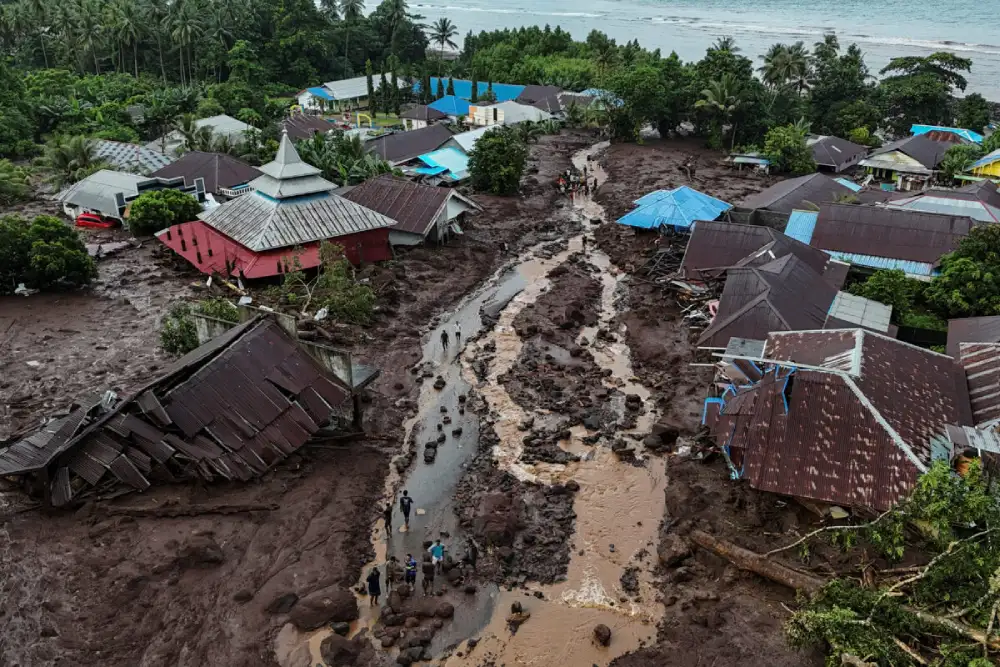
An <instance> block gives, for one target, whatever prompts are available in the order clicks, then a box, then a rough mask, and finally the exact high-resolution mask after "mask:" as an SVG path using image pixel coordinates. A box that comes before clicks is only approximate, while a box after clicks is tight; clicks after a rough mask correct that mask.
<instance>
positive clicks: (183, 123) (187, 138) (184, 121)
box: [174, 113, 198, 150]
mask: <svg viewBox="0 0 1000 667" xmlns="http://www.w3.org/2000/svg"><path fill="white" fill-rule="evenodd" d="M174 129H175V130H177V132H178V133H179V134H180V135H181V139H182V141H183V142H184V147H185V148H187V149H188V150H194V148H193V147H194V146H195V145H197V143H198V119H197V118H196V117H195V115H194V114H193V113H186V114H181V115H180V116H178V117H177V119H176V120H174Z"/></svg>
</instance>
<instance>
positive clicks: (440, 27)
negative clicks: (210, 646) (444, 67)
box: [429, 18, 458, 76]
mask: <svg viewBox="0 0 1000 667" xmlns="http://www.w3.org/2000/svg"><path fill="white" fill-rule="evenodd" d="M457 35H458V28H456V27H455V24H454V23H452V22H451V19H447V18H441V19H438V20H437V21H435V22H434V24H433V25H432V26H431V34H430V35H429V37H430V40H431V41H432V42H434V43H436V44H437V45H438V56H439V57H440V58H441V59H442V60H444V47H446V46H447V47H450V48H452V49H457V48H458V44H456V43H455V40H454V39H453V38H454V37H456V36H457ZM438 76H440V74H438Z"/></svg>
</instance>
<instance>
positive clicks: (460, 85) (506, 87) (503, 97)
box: [413, 76, 524, 102]
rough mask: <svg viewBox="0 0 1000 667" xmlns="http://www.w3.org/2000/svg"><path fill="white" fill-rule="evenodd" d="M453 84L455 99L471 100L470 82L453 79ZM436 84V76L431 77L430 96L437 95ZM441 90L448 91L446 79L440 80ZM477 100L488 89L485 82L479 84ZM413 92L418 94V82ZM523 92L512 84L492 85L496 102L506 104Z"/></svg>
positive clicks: (522, 87)
mask: <svg viewBox="0 0 1000 667" xmlns="http://www.w3.org/2000/svg"><path fill="white" fill-rule="evenodd" d="M452 81H453V82H454V84H455V97H461V98H462V99H463V100H469V99H472V82H471V81H468V80H466V79H453V80H452ZM437 82H438V78H437V77H436V76H432V77H431V95H437V85H438V84H437ZM441 86H442V90H448V79H447V78H443V79H441ZM478 87H479V99H480V100H482V98H483V96H485V95H486V90H487V89H488V88H489V83H488V82H486V81H480V82H479V86H478ZM413 90H414V92H420V82H419V81H418V82H416V83H415V84H413ZM523 90H524V86H518V85H514V84H512V83H494V84H493V94H494V95H496V97H497V102H506V101H508V100H513V99H515V98H517V97H518V96H519V95H520V94H521V92H522V91H523Z"/></svg>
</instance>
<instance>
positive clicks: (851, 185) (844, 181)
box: [833, 178, 861, 192]
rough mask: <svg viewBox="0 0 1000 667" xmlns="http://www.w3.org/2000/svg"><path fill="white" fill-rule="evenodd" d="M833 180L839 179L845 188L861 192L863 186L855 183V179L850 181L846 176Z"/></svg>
mask: <svg viewBox="0 0 1000 667" xmlns="http://www.w3.org/2000/svg"><path fill="white" fill-rule="evenodd" d="M833 180H835V181H837V182H838V183H840V184H841V185H843V186H844V187H845V188H847V189H848V190H850V191H852V192H861V186H860V185H858V184H857V183H855V182H854V181H849V180H847V179H846V178H835V179H833Z"/></svg>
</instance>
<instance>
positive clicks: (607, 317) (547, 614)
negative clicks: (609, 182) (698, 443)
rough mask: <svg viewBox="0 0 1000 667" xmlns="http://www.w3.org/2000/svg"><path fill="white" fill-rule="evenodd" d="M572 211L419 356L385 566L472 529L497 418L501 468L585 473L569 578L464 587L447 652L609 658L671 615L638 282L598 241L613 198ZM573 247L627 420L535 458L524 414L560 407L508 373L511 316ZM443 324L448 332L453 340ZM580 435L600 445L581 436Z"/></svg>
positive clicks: (464, 306) (459, 659)
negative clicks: (473, 491) (560, 456)
mask: <svg viewBox="0 0 1000 667" xmlns="http://www.w3.org/2000/svg"><path fill="white" fill-rule="evenodd" d="M606 148H607V144H604V143H602V144H596V145H594V146H591V147H590V148H588V149H586V150H583V151H580V152H578V153H576V154H575V155H574V156H573V163H574V165H576V167H577V168H578V169H581V170H582V169H583V167H584V165H587V167H588V171H589V173H590V175H591V177H592V178H593V177H596V178H597V179H598V182H603V181H604V179H605V174H604V173H603V172H602V170H601V169H600V167H599V166H598V164H597V161H596V160H593V161H590V160H588V158H592V157H596V156H597V155H598V154H599V153H600V152H601V151H603V150H605V149H606ZM570 215H572V216H575V217H576V218H577V219H578V220H579V221H580V229H581V231H580V232H578V233H576V234H575V235H572V236H570V237H569V238H561V239H553V240H552V241H549V242H546V243H542V244H540V245H538V246H536V247H534V248H532V249H530V250H528V251H527V252H526V253H524V254H523V255H522V256H520V257H519V258H517V260H515V261H514V262H512V263H510V264H508V265H507V266H506V267H504V268H503V269H501V270H500V271H499V272H498V273H497V274H495V275H494V276H492V277H491V278H490V279H489V280H487V281H486V282H485V283H484V284H483V285H481V286H480V287H479V289H477V290H476V291H475V292H473V293H472V294H470V295H469V296H468V297H467V298H466V299H464V300H463V302H462V303H461V304H460V305H459V306H458V307H457V308H456V309H455V310H453V311H452V312H450V313H448V314H447V315H445V316H443V317H442V318H440V320H439V321H438V323H437V324H436V326H435V327H434V328H433V329H432V330H430V331H429V332H428V334H427V336H426V339H425V345H424V353H423V359H422V360H421V362H420V363H419V364H417V365H416V366H415V367H414V368H413V369H412V372H413V373H415V374H418V375H420V376H422V377H423V382H422V387H421V391H420V396H419V399H418V402H417V406H416V413H415V415H414V416H413V417H412V418H411V419H410V420H409V421H408V422H407V424H406V437H407V440H406V442H407V443H408V445H409V446H410V447H411V448H412V449H411V452H412V453H411V454H410V455H411V456H413V463H412V464H411V465H409V466H405V465H396V462H394V465H393V468H392V471H391V474H390V475H389V478H388V480H387V482H386V498H397V497H398V493H399V492H400V491H401V490H402V489H403V488H405V489H407V490H408V491H409V494H410V495H411V496H412V497H413V499H414V507H415V508H416V512H415V514H414V515H413V516H412V517H411V524H410V528H409V530H404V529H403V528H402V527H401V523H402V521H401V518H402V517H401V516H400V515H399V512H398V502H397V504H396V508H397V511H396V520H395V521H394V526H393V530H392V532H391V535H389V536H387V534H386V531H385V530H384V528H383V526H382V524H381V522H379V525H378V526H377V527H376V528H375V530H373V532H372V540H373V545H374V547H375V554H376V559H375V563H376V564H379V565H380V566H381V565H383V564H384V563H385V561H386V558H387V557H388V556H389V555H395V556H396V557H398V558H399V559H400V561H402V560H403V558H404V556H405V555H406V554H408V553H412V554H414V555H416V556H417V557H418V560H419V554H422V553H423V552H424V548H423V545H424V542H425V541H426V540H431V539H434V538H437V537H439V536H442V535H444V536H446V543H448V544H449V545H450V546H451V548H452V549H454V550H455V551H456V552H457V551H459V550H460V549H462V548H463V547H464V545H465V544H466V542H467V536H466V535H465V534H464V532H463V529H462V527H461V526H460V524H459V521H458V517H457V514H456V512H455V507H454V502H455V501H454V497H455V492H456V487H457V485H458V483H459V480H460V479H461V478H462V476H463V473H464V471H465V470H466V468H467V467H468V466H469V465H470V463H471V462H472V460H473V458H474V457H475V456H476V453H477V451H478V447H479V438H480V435H481V433H480V429H481V428H483V429H486V428H489V429H494V430H495V435H496V441H497V444H496V445H495V446H494V448H493V452H492V455H493V460H494V463H495V465H496V466H497V467H498V468H499V469H500V470H502V471H504V472H506V473H509V474H510V475H512V476H514V477H516V478H517V479H519V480H521V481H524V482H532V483H538V484H556V483H560V484H565V483H566V482H569V481H570V480H574V481H575V482H576V483H577V484H579V490H578V491H577V492H576V494H575V495H574V501H573V502H574V507H573V509H574V511H575V513H576V523H575V532H574V534H573V536H572V544H571V548H570V561H569V566H568V570H567V572H566V576H565V579H564V580H561V581H559V582H557V583H554V584H551V585H540V584H537V583H531V582H528V583H527V584H526V585H525V587H526V590H525V589H522V588H515V589H513V590H510V591H508V590H506V589H499V588H498V587H497V586H496V585H480V586H479V587H478V589H477V591H476V593H475V595H465V596H463V597H461V598H456V599H455V600H454V601H455V603H456V611H455V616H454V618H453V619H452V620H451V621H449V622H448V623H446V624H445V625H444V627H443V628H442V629H441V630H440V631H438V632H437V633H436V635H435V636H434V640H433V643H432V645H431V647H430V648H431V649H432V653H433V654H434V655H435V656H439V657H440V658H442V659H443V663H442V664H445V665H454V666H458V665H480V664H484V661H488V662H487V663H486V664H497V665H500V664H505V665H508V666H512V665H559V664H563V665H606V664H608V663H609V662H610V661H611V660H613V659H614V658H616V657H618V656H620V655H622V654H624V653H626V652H628V651H632V650H635V649H637V648H639V647H640V646H642V645H643V644H645V643H650V642H652V640H653V639H654V636H655V634H656V624H657V622H658V620H659V619H660V618H661V616H662V614H663V608H662V606H661V605H660V603H659V602H658V600H657V594H656V592H655V590H654V588H653V576H654V575H653V569H654V567H655V564H656V536H657V529H658V526H659V523H660V520H661V518H662V516H663V512H664V492H663V491H664V490H663V486H664V484H665V480H666V476H665V470H664V465H665V463H664V461H663V459H661V458H658V457H649V456H646V455H645V453H644V452H643V448H642V439H643V438H644V437H645V436H646V435H647V434H648V433H649V432H650V427H651V426H652V424H653V423H654V422H655V421H656V419H657V417H658V415H657V413H656V408H655V402H654V401H653V400H651V398H650V392H649V390H648V389H647V388H646V387H644V386H642V385H641V384H639V383H638V381H637V380H636V378H635V377H634V376H633V373H632V365H631V360H630V353H629V348H628V346H627V345H626V344H625V342H624V340H625V337H624V335H623V331H622V330H620V329H619V328H618V325H617V324H616V317H617V315H618V310H617V305H616V304H618V303H620V302H621V301H622V297H623V295H624V294H625V293H626V291H627V290H628V285H627V282H626V281H625V280H624V276H623V275H621V274H619V273H618V272H617V271H616V269H615V268H614V267H613V266H612V265H611V262H610V260H609V259H608V257H607V256H606V255H605V254H604V253H603V252H601V251H600V250H599V249H598V248H597V246H596V244H595V243H593V229H594V228H595V227H596V223H597V222H598V221H603V220H604V219H605V212H604V210H603V208H602V207H601V206H599V205H598V204H597V203H596V202H594V201H593V200H592V199H591V197H589V196H586V195H582V194H581V195H578V196H577V197H576V198H574V199H573V201H572V207H571V209H570ZM571 256H573V257H574V258H575V259H574V261H576V262H577V263H578V264H584V265H588V266H589V267H592V268H593V269H594V270H595V273H594V275H595V277H596V279H597V280H599V281H600V285H601V296H600V306H599V313H598V316H599V322H598V323H597V325H596V326H590V327H581V329H580V331H579V334H578V336H577V338H576V342H577V343H578V344H579V345H580V346H581V347H583V348H584V349H585V350H587V352H589V354H590V355H591V356H592V357H593V359H594V361H595V362H596V364H597V366H598V367H599V368H600V369H601V370H602V371H603V376H604V380H603V382H604V385H605V387H606V388H607V389H609V390H614V391H612V392H611V393H610V394H609V395H610V396H611V398H609V399H608V400H609V402H610V405H607V406H602V407H603V409H604V410H606V411H607V410H610V411H611V412H612V413H613V414H614V415H617V417H618V425H617V427H613V428H611V429H608V428H604V429H603V431H600V432H599V431H590V430H588V429H587V428H586V427H584V426H577V427H574V428H573V429H571V431H570V432H571V434H572V435H571V437H570V438H568V439H564V440H562V441H560V443H559V446H560V447H561V448H562V449H564V450H565V451H567V452H569V453H571V454H573V455H575V456H574V457H573V458H574V460H571V461H570V462H568V463H565V464H554V463H541V462H528V461H525V460H523V458H522V457H523V454H524V449H525V448H524V438H525V436H526V435H527V433H526V432H525V430H524V429H523V428H519V426H522V425H523V424H524V423H525V422H526V421H535V420H537V421H538V422H540V423H545V421H546V420H550V421H551V419H552V416H551V415H549V414H547V413H546V412H545V411H544V410H541V409H538V408H535V407H533V406H531V405H520V404H518V403H517V402H516V401H515V400H514V399H513V398H512V397H511V396H510V395H509V394H508V392H507V390H506V389H505V387H504V385H503V383H502V382H501V380H500V378H501V377H502V376H504V375H505V374H506V373H508V372H509V371H510V370H511V369H512V368H513V367H514V365H515V364H516V362H517V361H518V358H519V356H520V355H521V353H522V348H523V346H524V344H525V341H524V340H522V338H521V337H520V336H519V335H518V333H517V331H516V330H515V327H514V325H513V323H514V320H515V318H516V317H517V316H518V314H520V313H521V312H522V311H523V310H524V309H525V308H527V307H528V306H530V305H531V304H534V303H535V302H536V301H537V300H538V299H539V298H540V297H541V296H542V295H543V294H545V293H546V291H547V290H548V289H549V287H550V281H549V277H548V276H549V274H550V273H551V272H552V271H553V270H554V269H556V267H559V266H561V265H563V264H564V263H566V262H567V261H569V259H570V257H571ZM442 332H445V333H447V339H445V338H444V337H443V336H442ZM555 353H558V351H557V352H555ZM442 385H443V386H442ZM626 395H633V396H638V397H639V399H641V401H642V407H641V408H640V409H639V410H633V411H631V414H629V411H628V410H627V408H626V405H625V396H626ZM633 401H634V399H633ZM477 412H478V414H477ZM609 432H610V433H613V437H614V438H615V439H616V440H618V441H619V443H620V442H621V441H625V442H626V443H627V445H628V447H629V448H632V449H633V450H634V453H633V454H632V455H631V456H627V457H619V456H618V455H617V454H616V453H614V452H612V449H611V445H612V442H611V440H610V436H609V435H608V434H609ZM584 438H588V442H590V443H591V444H585V443H584ZM595 439H596V444H595V443H594V441H595ZM428 444H433V445H436V456H435V457H434V458H433V462H425V451H426V450H427V445H428ZM620 446H621V445H620V444H619V447H620ZM432 448H434V447H432ZM406 455H407V454H406V453H405V452H404V453H403V454H401V455H400V456H402V457H406ZM406 462H407V461H405V460H404V461H403V463H406ZM400 469H402V473H400V472H399V471H400ZM453 555H455V556H456V557H459V556H460V555H461V554H460V553H454V554H453ZM626 570H628V571H629V572H630V573H632V574H634V578H633V582H634V581H635V580H637V582H638V584H637V588H636V585H635V584H634V583H633V585H631V586H630V589H631V590H630V592H629V593H628V594H626V593H625V592H624V591H622V589H621V578H622V574H623V573H624V572H626ZM364 572H365V573H367V572H368V567H366V568H365V569H364ZM526 592H527V594H526ZM536 593H537V595H536ZM513 602H520V603H521V604H523V606H524V609H525V611H528V612H530V614H531V617H530V619H529V620H528V621H526V622H525V623H523V624H522V625H520V627H519V628H518V629H517V631H516V633H512V632H511V630H510V629H509V627H508V624H507V621H506V619H507V615H508V614H509V613H510V609H511V604H512V603H513ZM359 607H360V608H361V611H362V618H361V620H360V621H359V622H358V623H357V624H356V628H355V630H356V631H359V630H361V629H362V628H364V627H369V628H371V627H373V626H374V624H375V622H376V621H377V618H376V617H377V614H378V608H371V607H369V606H368V602H367V600H366V599H361V600H360V601H359ZM598 624H604V625H606V626H608V627H609V628H610V629H611V631H612V636H613V641H611V643H610V646H608V647H604V646H600V645H598V644H597V643H596V642H595V641H594V640H593V630H594V627H595V626H596V625H598ZM328 634H329V631H320V632H318V633H316V634H314V635H313V636H311V637H308V638H303V639H304V640H307V641H308V643H309V646H310V654H311V656H312V662H313V665H322V664H323V661H322V658H321V656H320V650H319V649H320V644H321V642H322V640H323V638H324V637H325V636H327V635H328ZM472 638H475V640H476V641H475V642H474V644H477V645H476V646H475V648H474V649H470V648H469V646H468V640H469V639H472ZM281 652H282V651H280V650H279V654H280V653H281Z"/></svg>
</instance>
